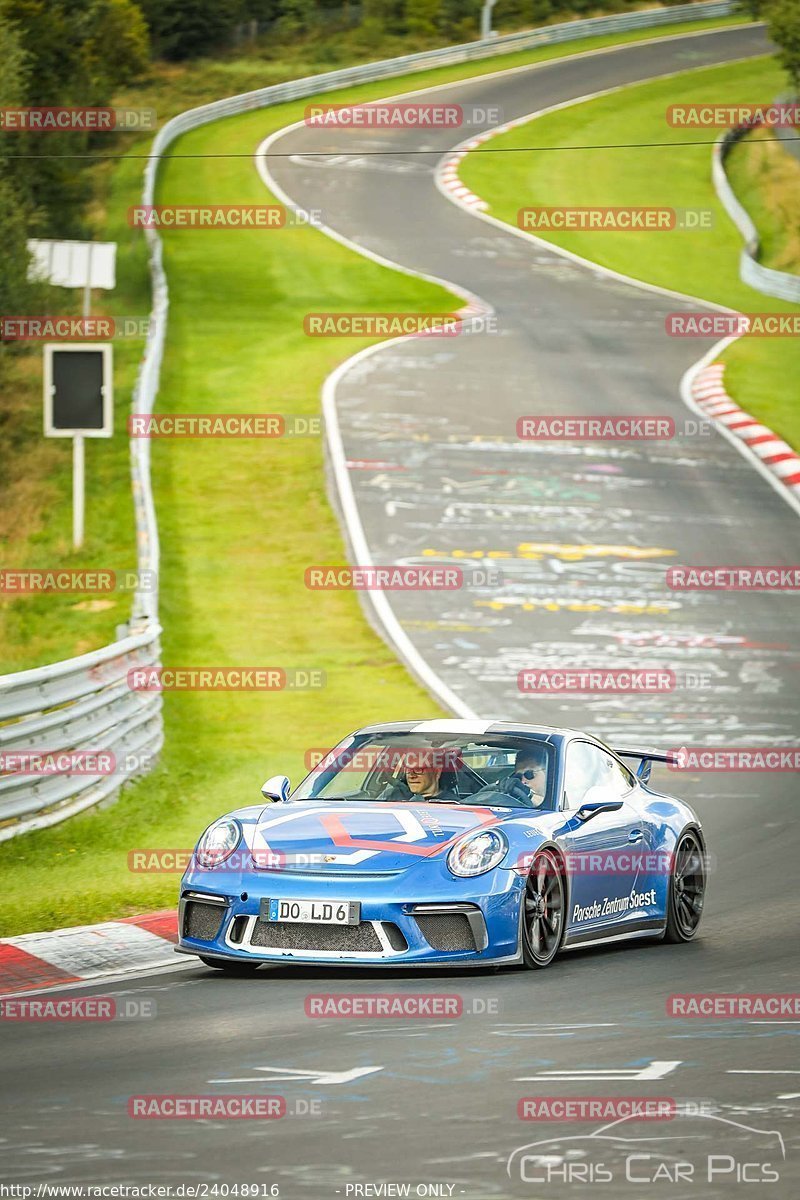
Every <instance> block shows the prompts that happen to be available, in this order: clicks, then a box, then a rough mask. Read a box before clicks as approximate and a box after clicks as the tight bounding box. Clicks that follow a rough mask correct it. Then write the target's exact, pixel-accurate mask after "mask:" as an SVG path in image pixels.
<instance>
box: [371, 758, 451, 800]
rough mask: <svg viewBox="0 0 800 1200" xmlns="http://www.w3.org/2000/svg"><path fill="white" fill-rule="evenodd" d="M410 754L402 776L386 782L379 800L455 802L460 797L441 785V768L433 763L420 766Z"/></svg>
mask: <svg viewBox="0 0 800 1200" xmlns="http://www.w3.org/2000/svg"><path fill="white" fill-rule="evenodd" d="M418 757H419V755H414V756H412V760H411V761H407V762H406V765H405V770H404V772H403V778H402V779H401V780H400V781H398V782H396V783H390V784H387V786H386V787H385V788H384V789H383V791H382V792H381V793H380V794H379V796H378V799H379V800H409V801H410V800H436V801H439V802H443V803H446V802H450V803H454V802H457V801H458V800H459V799H460V797H459V796H458V795H457V794H456V792H454V791H452V790H451V789H450V788H448V787H443V786H442V771H443V768H442V767H439V766H435V765H427V766H421V765H419V764H418V763H417V762H416V761H414V759H416V758H418Z"/></svg>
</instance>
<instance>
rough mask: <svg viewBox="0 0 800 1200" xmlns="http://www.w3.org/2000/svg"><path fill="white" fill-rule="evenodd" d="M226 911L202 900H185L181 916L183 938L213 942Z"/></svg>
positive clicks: (217, 905)
mask: <svg viewBox="0 0 800 1200" xmlns="http://www.w3.org/2000/svg"><path fill="white" fill-rule="evenodd" d="M226 911H227V910H226V909H225V908H223V907H222V906H221V905H219V904H204V903H203V902H202V900H187V902H186V909H185V911H184V914H183V936H184V937H189V938H200V940H201V941H203V942H213V941H214V938H215V937H216V936H217V934H218V933H219V931H220V926H221V925H222V921H223V918H224V916H225V913H226Z"/></svg>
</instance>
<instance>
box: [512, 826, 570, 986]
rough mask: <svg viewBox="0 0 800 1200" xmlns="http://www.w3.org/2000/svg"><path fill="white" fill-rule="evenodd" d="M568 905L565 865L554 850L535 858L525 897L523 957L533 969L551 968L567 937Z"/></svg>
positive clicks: (522, 907)
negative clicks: (566, 918)
mask: <svg viewBox="0 0 800 1200" xmlns="http://www.w3.org/2000/svg"><path fill="white" fill-rule="evenodd" d="M566 907H567V895H566V887H565V885H564V867H563V864H562V862H561V859H560V858H559V857H558V855H557V854H556V853H555V851H553V850H550V849H545V850H539V851H538V852H537V854H536V855H535V857H534V860H533V863H532V864H531V869H530V872H529V874H528V878H527V879H526V881H525V892H524V894H523V897H522V902H521V909H522V914H521V917H522V922H521V923H522V929H521V933H520V936H521V939H522V960H523V962H524V963H525V966H526V967H530V968H531V969H532V970H539V971H541V970H544V968H545V967H549V966H550V963H551V962H552V961H553V959H554V958H555V956H556V955H557V954H558V952H559V950H560V949H561V943H562V942H563V940H564V928H565V914H566Z"/></svg>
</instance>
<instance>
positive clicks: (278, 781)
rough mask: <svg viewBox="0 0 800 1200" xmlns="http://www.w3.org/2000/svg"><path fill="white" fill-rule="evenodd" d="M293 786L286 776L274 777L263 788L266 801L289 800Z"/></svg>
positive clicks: (262, 791) (262, 792) (262, 793)
mask: <svg viewBox="0 0 800 1200" xmlns="http://www.w3.org/2000/svg"><path fill="white" fill-rule="evenodd" d="M291 790H292V785H291V784H290V783H289V780H288V778H287V777H286V776H285V775H273V776H272V777H271V778H270V779H268V780H267V782H266V783H265V784H264V785H263V787H262V788H261V795H262V796H263V797H264V799H265V800H288V799H289V792H290V791H291Z"/></svg>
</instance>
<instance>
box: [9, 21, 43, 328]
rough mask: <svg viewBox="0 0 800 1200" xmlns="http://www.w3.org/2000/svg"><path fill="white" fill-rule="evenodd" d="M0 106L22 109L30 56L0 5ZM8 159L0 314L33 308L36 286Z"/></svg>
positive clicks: (23, 208)
mask: <svg viewBox="0 0 800 1200" xmlns="http://www.w3.org/2000/svg"><path fill="white" fill-rule="evenodd" d="M0 62H2V64H3V71H2V74H1V75H0V107H2V108H21V107H23V106H24V103H25V92H26V88H27V84H28V75H29V70H30V59H29V57H28V55H27V54H26V53H25V50H24V48H23V45H22V39H21V37H20V35H19V30H18V29H17V27H16V25H15V24H14V22H13V21H10V20H9V19H8V16H7V14H6V13H5V11H4V9H3V8H2V7H0ZM4 153H14V140H13V135H12V134H8V133H6V134H4V133H0V156H2V155H3V154H4ZM10 161H11V160H9V159H3V158H2V157H0V167H1V168H2V174H0V246H2V247H3V253H2V254H0V313H5V314H7V315H9V316H12V315H14V314H19V315H24V314H25V313H28V312H31V311H33V309H34V307H35V300H36V296H37V293H38V289H37V288H36V287H35V286H32V285H31V284H30V283H29V282H28V266H29V264H30V254H29V253H28V219H29V212H28V210H27V207H26V205H25V203H24V200H23V197H22V196H21V195H20V192H19V190H18V189H17V187H16V186H15V182H14V179H13V177H12V175H11V172H10V171H9V169H8V164H9V162H10Z"/></svg>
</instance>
